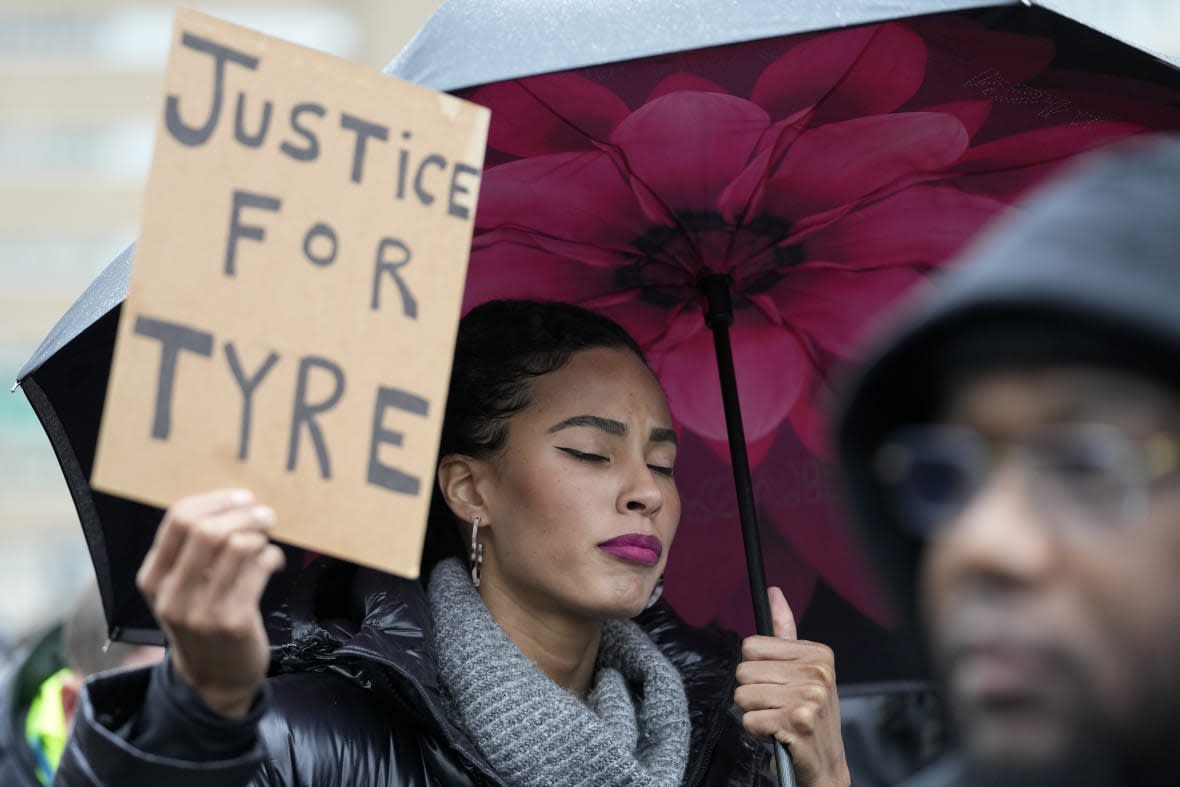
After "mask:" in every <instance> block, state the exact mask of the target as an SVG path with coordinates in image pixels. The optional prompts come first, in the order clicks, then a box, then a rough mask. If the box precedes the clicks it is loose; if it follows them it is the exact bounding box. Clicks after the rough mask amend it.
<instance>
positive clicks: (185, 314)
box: [91, 9, 489, 577]
mask: <svg viewBox="0 0 1180 787" xmlns="http://www.w3.org/2000/svg"><path fill="white" fill-rule="evenodd" d="M173 35H174V38H173V44H172V52H171V55H170V57H169V61H168V65H167V70H166V73H165V85H164V95H165V101H164V106H163V108H162V112H161V115H160V121H159V124H158V127H157V133H156V147H155V153H154V157H153V160H152V169H151V174H150V176H149V178H148V183H147V189H146V194H145V200H144V203H145V207H144V213H143V221H142V231H141V235H140V238H139V241H138V246H137V250H136V255H135V262H134V269H133V275H132V280H131V288H130V294H129V296H128V298H127V301H126V303H124V305H123V311H122V314H121V317H120V323H119V333H118V341H117V344H116V349H115V359H114V364H113V367H112V371H111V382H110V387H109V389H108V392H107V400H106V409H105V411H104V416H103V422H102V426H101V432H100V439H99V445H98V454H97V457H96V461H95V468H94V473H93V477H92V479H91V480H92V483H93V485H94V486H95V487H96V488H98V489H101V490H104V491H107V492H111V493H114V494H118V495H121V496H124V497H128V498H132V499H136V500H141V501H144V502H147V503H151V504H154V505H158V506H161V507H166V506H168V505H170V504H171V503H173V502H175V501H176V500H177V499H179V498H180V497H183V496H185V495H189V494H192V493H195V492H200V491H204V490H209V489H215V488H220V487H247V488H250V489H252V490H254V492H255V494H256V495H257V497H258V498H259V499H260V500H261V501H263V502H266V503H267V504H269V505H271V506H273V507H274V508H275V510H276V512H277V514H278V524H277V526H276V528H275V530H274V535H275V537H276V538H277V539H279V540H282V541H286V542H289V543H292V544H296V545H300V546H305V547H308V548H311V549H313V550H316V551H320V552H324V553H326V554H331V555H334V556H338V557H342V558H346V559H349V560H353V561H356V562H358V563H362V564H365V565H369V566H373V567H376V568H380V569H384V570H387V571H391V572H394V573H397V574H400V575H402V576H406V577H414V576H416V575H417V573H418V561H419V557H420V552H421V546H422V538H423V533H424V529H425V523H426V514H427V508H428V505H429V500H430V493H431V490H432V489H433V485H434V468H435V463H436V460H437V452H438V440H439V433H440V429H441V423H442V415H443V408H444V405H445V397H446V390H447V380H448V377H449V375H450V367H451V358H452V353H453V348H454V341H455V332H456V328H457V324H458V318H459V310H460V304H461V301H462V292H463V281H464V277H465V275H466V267H467V255H468V250H469V246H470V242H471V232H472V225H473V220H474V214H475V200H476V193H477V189H478V185H479V174H480V171H481V168H482V164H483V155H484V145H485V141H486V138H487V127H488V117H489V114H488V112H487V110H485V109H482V108H480V107H476V106H474V105H472V104H469V103H467V102H464V101H461V100H459V99H456V98H454V97H452V96H448V95H443V94H439V93H435V92H432V91H429V90H426V89H424V88H421V87H418V86H415V85H411V84H409V83H406V82H402V81H400V80H397V79H394V78H392V77H386V76H383V75H381V74H379V73H377V72H374V71H371V70H369V69H366V68H363V67H360V66H357V65H355V64H352V63H348V62H346V61H344V60H340V59H338V58H335V57H332V56H329V55H325V54H323V53H320V52H316V51H313V50H309V49H305V48H303V47H299V46H296V45H294V44H291V43H288V42H285V41H281V40H278V39H275V38H271V37H268V36H265V35H262V34H259V33H256V32H253V31H250V30H245V29H243V28H240V27H236V26H234V25H230V24H228V23H225V22H222V21H220V20H217V19H214V18H212V17H208V16H205V15H202V14H198V13H196V12H194V11H191V10H187V9H180V10H178V11H177V13H176V23H175V29H174V33H173ZM219 84H220V101H219V102H215V101H214V99H215V98H217V97H218V96H217V94H218V85H219ZM215 104H216V106H218V107H219V108H220V109H219V110H217V111H215V110H214V109H213V107H214V106H215ZM267 106H269V110H268V109H267V108H266V107H267ZM267 113H269V121H268V122H267V123H264V120H263V119H264V118H265V117H266V116H267ZM264 129H265V133H260V132H261V131H263V130H264ZM235 204H236V205H237V208H236V211H235ZM407 257H408V260H409V261H408V262H406V263H405V264H404V265H402V264H401V263H402V262H404V261H405V260H406V259H407ZM403 287H404V289H403ZM170 358H171V360H174V361H175V363H174V364H173V366H172V371H171V373H170V372H169V359H170ZM235 363H236V366H237V371H238V375H239V376H240V377H239V376H235V373H234V366H235ZM268 363H269V365H268ZM260 370H264V372H260ZM255 374H258V375H259V376H258V377H257V379H256V380H255V377H254V375H255ZM169 377H170V378H171V391H170V395H169V390H168V389H169V386H168V384H167V383H168V379H169ZM239 379H240V380H242V382H241V383H240V382H239V381H238V380H239ZM301 380H302V385H301ZM255 382H256V384H254V383H255ZM247 390H248V391H250V396H249V399H250V408H249V409H250V418H249V439H248V441H247V442H246V443H245V444H243V442H242V436H243V412H244V409H245V408H244V401H245V399H246V396H245V394H244V392H245V391H247ZM297 398H298V399H299V400H300V401H302V403H303V407H298V406H297ZM332 402H334V404H333V406H331V407H327V406H326V403H332ZM321 405H323V409H322V411H321V409H320V407H321ZM297 415H302V417H299V418H297V417H296V416H297ZM313 424H314V428H313V426H312V425H313ZM293 426H295V429H294V430H293ZM293 431H294V433H295V435H296V437H295V448H294V455H293V453H292V452H293V448H292V432H293ZM317 435H318V437H317ZM243 450H244V454H245V455H244V457H243V456H242V454H243ZM292 458H293V459H294V462H293V463H292V461H291V460H292Z"/></svg>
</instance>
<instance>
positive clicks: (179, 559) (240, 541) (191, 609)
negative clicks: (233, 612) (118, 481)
mask: <svg viewBox="0 0 1180 787" xmlns="http://www.w3.org/2000/svg"><path fill="white" fill-rule="evenodd" d="M171 524H172V527H173V529H175V530H177V531H181V532H182V533H183V537H184V541H183V544H182V545H181V546H180V548H179V553H178V554H177V555H176V558H175V560H174V562H173V563H172V565H171V566H169V567H167V568H168V573H167V574H165V575H163V576H161V577H160V579H159V581H158V583H157V584H156V587H155V588H154V591H155V595H154V598H150V599H149V600H151V601H152V602H153V606H154V608H155V610H156V613H157V615H158V616H159V617H160V618H161V622H164V621H165V620H167V621H169V622H173V621H175V622H183V621H184V620H185V619H186V618H187V617H191V616H195V615H201V614H204V612H205V608H206V607H207V606H208V605H209V604H210V603H221V604H226V603H246V604H249V605H250V606H253V605H255V604H256V603H257V599H245V598H233V597H231V596H230V594H229V593H228V592H227V591H228V589H229V588H230V586H231V583H232V582H233V580H234V578H235V576H236V575H237V573H238V572H239V571H241V570H242V568H243V566H244V565H245V564H246V562H247V561H248V560H250V559H251V558H253V557H254V556H256V555H257V554H258V553H260V552H261V551H262V550H263V549H264V548H265V547H266V546H267V544H268V543H269V541H268V540H267V537H266V532H267V531H268V530H269V529H270V527H271V525H273V524H274V512H273V511H271V510H270V509H269V508H267V507H265V506H257V505H249V506H242V507H239V508H230V509H227V510H222V511H220V512H219V513H215V514H211V515H208V516H205V517H204V518H201V519H197V520H189V519H182V518H180V517H176V518H175V519H174V520H173V522H172V523H171ZM268 576H269V574H268Z"/></svg>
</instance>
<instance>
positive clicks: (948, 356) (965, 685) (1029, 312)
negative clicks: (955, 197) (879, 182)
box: [838, 139, 1180, 787]
mask: <svg viewBox="0 0 1180 787" xmlns="http://www.w3.org/2000/svg"><path fill="white" fill-rule="evenodd" d="M898 327H899V330H898V331H897V332H896V333H895V334H894V335H893V338H892V340H891V341H890V342H889V343H887V344H886V345H885V346H884V347H883V349H882V350H881V352H879V353H878V354H877V355H876V356H875V357H874V359H873V360H872V361H871V362H870V363H869V364H868V365H867V366H866V367H865V368H864V370H863V371H862V374H861V376H860V377H859V379H858V380H857V382H856V384H855V385H854V386H853V388H852V390H851V391H850V396H849V397H848V399H847V402H846V408H845V411H844V413H843V415H842V418H841V421H840V425H839V433H838V455H839V461H840V464H841V467H842V470H843V474H844V478H845V481H846V488H847V489H848V491H849V492H850V497H851V501H852V506H853V508H854V511H855V513H856V516H857V518H858V520H859V521H860V524H861V525H862V526H863V527H864V530H865V533H866V537H867V538H868V539H869V540H870V542H871V544H872V546H873V547H874V548H875V550H876V552H877V555H878V557H879V561H878V564H879V565H880V566H882V567H883V568H884V569H885V570H886V571H887V572H892V576H891V579H892V580H894V582H893V584H894V585H895V586H896V587H897V588H898V589H899V591H900V592H899V595H898V598H899V599H900V600H905V601H908V600H911V599H916V603H915V604H914V605H913V606H914V609H913V610H912V611H913V612H914V613H915V615H914V617H915V619H916V620H918V621H920V624H919V625H920V627H921V628H922V629H923V632H922V633H923V635H924V638H925V641H926V642H927V644H928V653H929V656H930V661H931V664H932V667H933V668H934V670H935V671H936V673H937V674H938V675H939V677H940V679H941V681H942V685H943V688H944V690H945V698H946V702H947V704H948V706H949V709H950V711H951V713H952V715H953V717H954V719H955V720H956V722H957V726H958V731H959V735H960V738H961V741H962V748H963V768H962V773H961V774H959V775H958V776H957V777H952V778H950V779H948V781H947V782H944V783H950V782H966V783H969V784H987V785H992V784H995V785H1001V784H1002V785H1012V786H1014V785H1024V784H1029V785H1037V787H1050V786H1051V785H1070V786H1071V787H1080V786H1082V785H1104V787H1105V786H1109V785H1126V786H1128V787H1131V786H1133V787H1148V786H1149V785H1164V784H1167V785H1175V784H1180V140H1176V139H1171V140H1155V141H1153V142H1152V143H1150V144H1148V143H1144V142H1140V143H1138V144H1136V145H1134V146H1132V147H1129V148H1124V149H1121V150H1120V151H1119V152H1118V153H1117V154H1115V155H1109V154H1107V155H1106V156H1104V157H1100V158H1099V159H1095V160H1092V161H1090V162H1087V163H1086V164H1085V165H1084V166H1083V167H1082V169H1081V170H1080V171H1078V172H1075V173H1073V174H1072V176H1071V177H1070V178H1069V179H1067V180H1065V181H1061V182H1059V183H1058V184H1057V185H1056V186H1054V187H1052V188H1050V189H1049V190H1048V191H1046V192H1043V193H1041V194H1039V195H1037V198H1036V199H1034V200H1032V201H1031V202H1030V203H1028V204H1027V205H1026V206H1025V209H1024V210H1023V211H1022V213H1021V215H1020V216H1019V217H1018V218H1016V219H1015V221H1013V222H1010V223H1009V224H1008V225H1007V226H1004V227H1002V228H1001V229H1000V230H998V231H996V232H994V233H991V234H990V235H989V237H988V238H987V239H985V241H984V242H982V243H981V244H978V245H977V246H976V247H975V248H974V249H973V250H972V251H971V252H970V253H969V254H968V255H967V256H966V258H965V260H964V262H963V263H962V266H961V267H960V268H958V269H957V270H956V271H954V272H952V273H950V274H948V275H947V276H946V277H945V278H944V279H942V280H941V282H940V283H939V285H938V289H937V292H935V293H932V294H929V295H928V297H926V299H925V300H924V301H923V302H922V304H921V305H920V306H919V307H918V308H917V310H916V311H915V312H913V313H911V314H910V315H909V316H908V317H907V318H906V321H905V322H904V323H903V324H902V325H900V326H898Z"/></svg>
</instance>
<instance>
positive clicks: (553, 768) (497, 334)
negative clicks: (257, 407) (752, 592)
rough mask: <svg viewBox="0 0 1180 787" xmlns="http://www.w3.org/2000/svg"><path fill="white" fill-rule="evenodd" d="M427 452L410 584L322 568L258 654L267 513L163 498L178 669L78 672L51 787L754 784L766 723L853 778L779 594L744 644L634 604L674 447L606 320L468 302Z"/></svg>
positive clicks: (653, 548) (762, 775) (812, 651)
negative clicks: (431, 456)
mask: <svg viewBox="0 0 1180 787" xmlns="http://www.w3.org/2000/svg"><path fill="white" fill-rule="evenodd" d="M440 456H441V459H440V461H439V465H438V487H437V489H436V492H435V502H436V506H435V508H436V512H435V515H433V516H432V522H431V527H430V532H429V536H428V539H427V550H426V556H425V558H424V566H423V575H422V576H423V579H424V580H426V579H427V578H429V580H428V581H427V582H426V583H425V585H423V584H422V583H418V582H410V581H407V580H400V579H397V578H394V577H391V576H389V575H385V574H381V573H378V572H374V571H368V570H361V569H355V568H352V569H349V568H348V567H346V566H342V565H341V564H339V563H336V564H334V565H335V568H334V569H328V570H327V573H328V574H330V575H331V576H325V577H322V578H321V581H320V582H318V584H314V586H313V583H312V582H311V581H310V580H309V583H308V585H309V592H308V595H309V601H308V602H307V603H306V605H301V604H300V603H298V602H296V603H294V604H292V608H291V609H290V610H289V612H288V614H289V616H290V620H289V623H290V625H291V627H292V636H293V644H291V645H289V646H286V647H284V648H281V649H279V650H278V651H276V652H274V653H272V652H270V650H269V649H268V646H267V638H266V633H265V630H264V628H263V621H262V618H261V616H260V614H259V611H258V602H259V597H260V594H261V592H262V589H263V587H264V586H265V584H266V580H267V578H268V577H269V576H270V574H271V573H272V572H274V571H275V570H277V569H278V568H279V567H280V566H281V565H282V560H283V556H282V553H281V552H280V551H279V550H278V548H277V547H275V546H274V545H272V544H270V543H269V542H268V540H267V535H266V534H267V532H268V530H269V529H270V527H271V526H272V524H273V522H274V514H273V512H272V511H271V510H270V509H269V508H267V507H266V506H265V505H261V504H259V503H258V502H257V501H255V500H254V499H253V498H252V496H251V495H250V494H249V493H248V492H245V491H243V490H223V491H219V492H213V493H210V494H205V495H198V496H195V497H190V498H186V499H184V500H182V501H180V502H178V503H177V504H176V505H174V506H173V507H172V508H171V509H169V511H168V513H167V515H166V516H165V518H164V521H163V523H162V525H161V527H160V530H159V533H158V534H157V537H156V541H155V544H154V546H153V547H152V550H151V552H150V553H149V554H148V556H147V558H146V559H145V561H144V565H143V568H142V569H141V571H140V575H139V578H138V580H139V586H140V588H141V590H142V591H143V592H144V595H145V596H146V598H147V599H148V601H149V603H150V604H151V606H152V609H153V611H154V612H155V614H156V616H157V618H158V620H159V621H160V625H161V627H162V628H163V629H164V631H165V633H166V635H167V637H168V640H169V642H170V643H171V645H172V648H171V656H170V659H169V661H168V662H166V663H165V664H163V665H161V666H160V668H158V669H157V670H155V671H154V672H153V673H152V674H151V675H150V677H148V676H145V674H144V673H143V672H140V673H128V674H124V675H121V676H118V677H115V678H110V679H106V680H103V681H98V682H95V683H93V684H92V685H91V686H90V687H89V694H88V697H87V703H86V705H85V706H84V708H83V714H82V718H83V720H84V721H83V722H82V723H80V724H79V726H78V728H77V731H76V733H75V737H74V739H73V740H72V742H71V744H70V747H69V749H68V750H67V753H66V755H65V757H64V759H63V765H62V769H61V771H60V772H59V783H61V784H67V785H74V784H77V785H82V784H85V785H93V784H96V783H98V784H109V785H115V784H118V785H121V786H123V785H139V784H144V785H147V784H151V785H168V786H169V787H180V785H185V786H187V785H193V786H194V787H196V786H197V785H216V786H217V787H234V786H235V785H243V784H247V783H249V784H255V785H291V786H292V787H293V786H294V785H316V787H325V786H328V785H337V784H348V785H359V786H363V787H370V786H373V787H386V786H387V785H399V786H400V785H483V784H493V785H499V784H506V785H517V784H520V785H545V786H546V787H552V786H553V785H677V784H709V785H713V784H757V783H761V781H760V780H763V779H768V778H770V775H771V766H770V757H769V747H767V746H766V745H764V744H762V743H759V742H757V740H756V739H755V737H753V736H758V737H760V738H763V739H766V738H770V737H777V738H778V739H779V740H781V741H783V742H785V743H787V744H788V745H789V746H790V747H791V750H792V752H793V754H794V757H795V763H796V768H797V775H798V777H799V782H800V784H804V785H823V786H824V787H827V786H828V785H846V784H848V772H847V768H846V766H845V763H844V753H843V745H842V743H841V741H840V732H839V730H840V728H839V711H838V706H837V701H836V692H835V688H834V668H833V659H832V654H831V652H830V651H829V650H828V649H826V648H825V647H823V646H822V645H817V644H815V643H807V642H799V641H796V640H795V639H794V623H793V620H792V619H791V613H790V610H789V609H788V608H787V606H786V602H785V600H784V599H783V598H782V595H781V593H778V592H777V591H775V592H773V593H772V596H771V601H772V606H773V608H774V613H775V619H776V628H777V629H778V631H777V633H778V634H779V635H780V636H779V637H777V638H772V637H751V638H750V639H748V640H746V641H745V643H744V644H743V645H742V646H741V649H740V655H739V648H738V644H737V643H736V641H735V640H734V639H733V638H730V637H726V636H723V635H722V634H720V633H719V632H714V631H701V630H696V629H692V628H690V627H688V626H686V625H685V624H684V623H682V622H681V621H679V620H678V619H677V618H676V617H675V615H674V614H673V613H672V612H671V610H670V609H669V608H668V607H667V605H665V604H659V603H653V602H654V601H655V599H656V598H657V596H658V590H657V588H658V583H659V580H660V576H661V573H662V571H663V567H664V565H665V562H666V561H667V560H668V555H669V552H670V548H671V546H672V542H673V538H674V536H675V534H676V528H677V525H678V522H679V517H680V506H679V497H678V494H677V490H676V483H675V480H674V475H673V467H674V464H675V456H676V436H675V433H674V432H673V430H672V420H671V416H670V415H669V412H668V405H667V402H666V400H665V397H664V394H663V392H662V390H661V389H660V387H659V384H658V382H657V381H656V378H655V376H654V375H653V374H652V372H651V371H650V370H649V369H648V367H647V366H646V364H645V362H644V360H643V356H642V353H641V352H640V350H639V348H638V346H637V345H636V344H635V342H634V341H633V340H632V339H631V338H630V337H629V336H628V335H627V334H626V333H625V332H624V331H623V330H622V329H621V328H619V326H617V325H616V324H614V323H613V322H611V321H609V320H607V319H605V318H603V317H600V316H598V315H595V314H593V313H591V312H587V311H585V310H582V309H579V308H576V307H572V306H567V305H560V304H542V303H535V302H524V301H499V302H494V303H489V304H486V305H484V306H481V307H478V308H476V309H475V310H473V311H472V312H471V313H470V314H469V315H468V316H467V317H465V318H464V320H463V321H462V323H461V325H460V330H459V338H458V344H457V349H456V355H455V361H454V369H453V373H452V379H451V387H450V393H449V398H448V402H447V411H446V416H445V419H444V427H443V437H442V444H441V450H440ZM705 581H707V579H706V580H705ZM304 606H305V607H306V609H304V608H303V607H304ZM645 607H650V608H649V609H647V610H646V612H645ZM640 613H643V614H640ZM637 615H638V616H639V617H638V619H637V622H633V621H632V620H631V618H634V617H635V616H637ZM740 659H744V660H742V661H741V663H740V664H739V663H738V662H739V660H740ZM268 665H269V669H270V673H271V677H269V678H267V677H266V675H267V672H268Z"/></svg>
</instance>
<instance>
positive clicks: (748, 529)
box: [701, 276, 795, 787]
mask: <svg viewBox="0 0 1180 787" xmlns="http://www.w3.org/2000/svg"><path fill="white" fill-rule="evenodd" d="M701 291H702V292H703V293H704V296H705V323H706V324H707V325H708V326H709V330H711V331H712V332H713V348H714V350H715V351H716V354H717V373H718V377H719V378H720V380H721V402H722V406H723V407H724V410H725V430H726V433H727V436H728V438H729V458H730V464H731V465H732V466H733V482H734V488H735V489H736V491H737V504H738V518H739V519H740V520H741V526H742V543H743V545H744V546H745V548H746V569H747V572H748V573H749V577H750V597H751V600H752V601H753V602H754V623H755V626H756V627H757V631H758V633H759V634H762V635H764V636H771V637H772V636H774V623H773V621H772V620H771V618H770V599H769V598H768V597H767V595H766V569H765V567H764V566H763V565H762V539H761V536H760V534H759V532H758V513H757V508H756V507H755V505H754V482H753V478H752V476H751V474H750V458H749V456H748V455H747V454H746V430H745V427H744V426H743V425H742V408H741V403H740V402H739V401H738V389H737V371H736V369H735V368H734V364H733V347H732V346H731V344H730V341H729V326H730V325H732V324H733V303H732V300H731V299H730V295H729V279H727V278H726V277H724V276H709V277H707V278H705V279H704V280H702V281H701ZM774 761H775V765H776V766H777V768H778V782H779V786H780V787H795V768H794V766H793V765H792V764H791V754H790V752H788V751H787V748H786V747H785V746H784V745H783V744H782V743H780V742H779V741H775V742H774Z"/></svg>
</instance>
